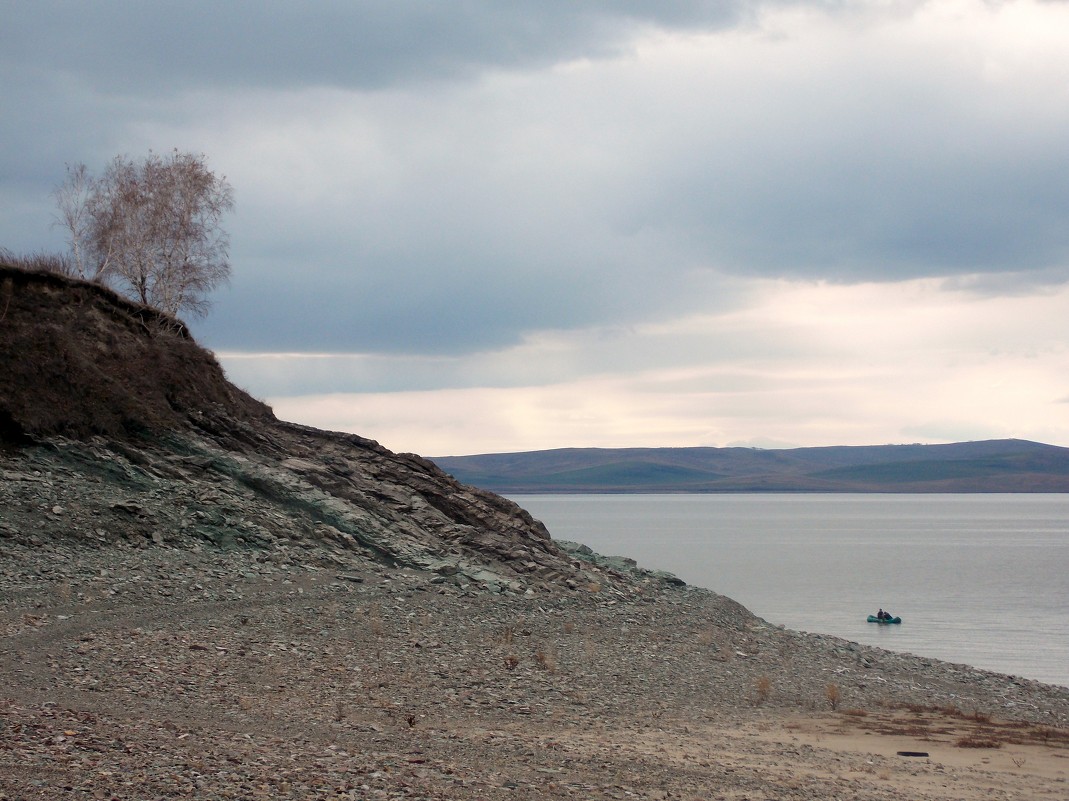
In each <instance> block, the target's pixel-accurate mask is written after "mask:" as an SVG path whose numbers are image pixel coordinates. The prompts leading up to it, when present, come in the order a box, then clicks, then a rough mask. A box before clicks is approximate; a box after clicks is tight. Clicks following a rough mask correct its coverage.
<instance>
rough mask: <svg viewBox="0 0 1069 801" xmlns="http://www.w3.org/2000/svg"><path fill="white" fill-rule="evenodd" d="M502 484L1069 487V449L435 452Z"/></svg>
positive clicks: (1026, 445) (626, 488)
mask: <svg viewBox="0 0 1069 801" xmlns="http://www.w3.org/2000/svg"><path fill="white" fill-rule="evenodd" d="M432 461H433V462H434V463H435V464H437V465H438V466H439V467H440V468H441V469H442V470H444V471H446V472H447V473H450V474H451V475H453V476H454V477H455V478H457V479H458V480H459V481H462V482H464V483H466V484H472V485H474V486H477V487H482V488H483V489H488V490H492V491H494V492H503V493H510V492H511V493H531V492H559V493H571V492H574V493H593V492H618V493H652V492H1069V448H1063V447H1059V446H1056V445H1045V444H1043V443H1039V442H1029V441H1027V440H1019V439H1000V440H985V441H980V442H958V443H952V444H948V445H865V446H830V447H820V448H793V449H785V450H761V449H755V448H561V449H556V450H545V451H528V452H525V453H495V454H480V455H475V456H446V457H436V458H433V459H432Z"/></svg>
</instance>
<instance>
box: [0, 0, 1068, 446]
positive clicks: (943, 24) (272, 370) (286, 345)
mask: <svg viewBox="0 0 1069 801" xmlns="http://www.w3.org/2000/svg"><path fill="white" fill-rule="evenodd" d="M648 6H650V4H646V3H610V2H604V3H584V4H575V3H564V2H559V3H558V2H540V3H527V2H505V3H501V2H494V3H490V2H486V3H479V2H473V3H435V4H427V3H406V2H397V3H390V4H382V3H353V4H346V5H345V6H344V8H339V7H338V6H337V4H333V3H305V4H301V5H297V4H289V3H278V4H274V5H272V6H271V7H269V8H268V9H267V10H264V8H263V7H262V6H259V5H248V6H246V5H244V4H225V5H224V6H221V7H220V6H218V5H217V4H216V5H212V4H198V3H193V4H183V5H182V6H176V5H174V4H170V3H145V4H136V5H135V4H129V3H94V4H90V5H83V6H79V7H77V8H72V7H70V6H69V5H68V4H55V3H53V4H49V3H38V4H33V5H30V4H20V5H19V6H18V7H17V8H13V9H9V10H7V11H5V24H4V26H3V28H2V30H0V75H2V76H3V82H2V89H0V93H2V94H0V97H2V101H3V105H4V108H5V110H6V112H5V115H4V116H3V119H2V120H0V134H2V135H3V137H4V141H5V143H8V145H7V146H6V147H5V151H4V154H3V155H2V156H0V171H2V172H0V175H2V176H3V179H2V181H0V203H2V204H3V208H4V211H5V213H4V215H3V219H2V220H0V244H3V245H6V246H8V247H12V248H14V249H26V250H33V249H38V248H41V247H44V246H55V245H56V243H57V237H58V234H57V233H56V232H55V231H50V230H49V228H48V221H49V220H50V218H51V209H50V206H49V203H50V201H49V198H48V192H49V190H50V189H51V187H52V186H54V185H55V184H56V183H58V181H59V180H60V179H61V178H62V169H63V163H64V162H72V161H84V162H86V163H87V164H89V166H90V167H91V168H93V169H99V168H100V167H101V166H103V164H104V163H105V162H106V161H107V159H108V158H110V157H111V156H112V155H115V154H117V153H126V154H131V155H135V156H136V155H139V154H142V153H144V152H146V151H147V150H148V149H149V148H153V149H156V150H166V149H169V148H171V147H179V148H181V149H186V150H197V151H203V152H204V153H207V154H208V156H209V160H210V163H211V164H212V166H213V167H215V168H216V169H217V170H218V171H219V172H221V173H224V174H226V175H227V177H228V179H229V180H230V182H231V183H232V184H233V185H234V186H235V188H236V190H237V199H238V212H237V214H236V215H235V216H234V217H233V219H232V220H230V221H229V226H228V227H229V229H230V231H231V234H232V241H233V252H232V257H233V264H234V281H233V285H232V287H231V289H230V290H229V291H225V292H222V293H220V294H219V295H218V297H217V298H216V306H215V311H214V313H213V314H212V316H211V317H209V318H208V319H207V320H205V321H203V322H200V323H198V324H197V325H196V328H195V330H196V331H197V332H198V335H199V337H200V338H201V339H202V340H203V341H205V342H206V343H207V344H209V345H210V346H212V347H214V348H215V349H216V350H217V351H219V352H220V354H221V355H222V358H223V362H224V364H225V365H226V366H227V368H228V370H229V372H230V373H231V374H232V375H233V376H234V377H235V379H236V380H238V381H239V383H243V384H244V385H245V386H247V387H248V388H250V389H251V390H252V391H254V392H256V393H257V394H260V395H262V396H265V397H267V398H268V399H270V400H272V401H273V402H274V403H275V405H276V408H277V409H278V410H279V412H280V414H282V415H283V416H289V417H296V418H299V419H302V420H305V421H307V422H312V423H314V424H331V425H333V426H334V427H340V428H348V429H351V430H357V431H359V432H360V433H364V434H366V435H368V436H374V437H377V438H379V439H381V440H382V441H384V442H385V444H387V445H388V446H391V447H399V448H403V449H411V450H421V451H423V452H437V453H444V452H450V453H459V452H473V451H478V450H487V449H490V450H511V449H515V448H517V447H524V448H530V447H551V446H559V445H567V444H576V445H579V444H602V445H629V444H650V445H654V444H681V445H682V444H724V443H727V442H732V441H751V442H766V443H771V442H781V443H792V444H836V443H839V442H851V443H854V442H857V443H860V442H884V441H913V440H922V441H945V440H949V439H961V438H982V437H985V436H1008V435H1016V436H1029V437H1031V438H1037V439H1045V440H1046V441H1059V440H1061V441H1062V442H1063V444H1069V440H1066V435H1065V434H1063V433H1061V432H1064V431H1067V430H1069V426H1067V425H1066V424H1067V423H1069V416H1067V412H1069V406H1067V404H1066V403H1064V398H1065V397H1067V396H1069V386H1066V384H1065V383H1064V379H1063V378H1061V376H1064V375H1067V374H1069V373H1067V371H1066V369H1065V368H1066V367H1069V364H1067V356H1066V350H1065V348H1066V346H1065V344H1064V343H1066V341H1067V339H1066V334H1067V333H1069V332H1067V331H1066V330H1065V328H1064V326H1062V327H1059V326H1060V324H1059V323H1058V322H1055V320H1060V319H1061V318H1062V317H1065V316H1067V315H1065V314H1064V312H1065V311H1066V309H1065V305H1064V301H1065V299H1066V294H1065V287H1066V284H1067V283H1069V224H1067V222H1069V180H1067V178H1069V56H1067V55H1066V54H1067V53H1069V4H1065V3H1040V2H1027V1H1023V2H1005V3H984V2H978V1H977V2H971V1H970V0H953V1H951V0H939V1H936V2H901V3H883V2H872V3H850V4H838V3H823V2H796V3H792V2H780V3H741V2H739V3H714V2H666V3H659V4H656V5H655V6H654V10H651V9H650V8H647V7H648ZM914 302H915V303H916V304H917V308H918V310H914V309H913V307H912V306H911V303H914ZM1059 304H1062V305H1061V306H1059ZM807 309H819V313H817V314H816V315H815V316H813V315H811V316H807V314H806V310H807ZM890 309H893V310H894V314H890V313H889V310H890ZM921 323H923V329H918V326H919V325H921ZM898 327H900V328H901V329H902V331H901V332H899V333H897V334H896V333H894V332H895V331H896V328H898ZM918 330H923V331H924V336H923V337H920V338H918V337H916V333H917V331H918ZM887 343H892V345H891V346H888V345H887ZM951 376H952V377H953V379H952V380H951V379H950V378H949V377H951ZM1000 387H1001V388H1000ZM999 398H1001V399H1003V400H1002V401H1000V400H999ZM1059 398H1060V399H1063V402H1061V403H1058V402H1057V400H1058V399H1059ZM703 404H704V405H703ZM449 410H452V411H449ZM466 410H470V411H473V412H474V415H473V416H472V417H471V418H465V417H464V413H465V411H466ZM495 410H496V411H495ZM892 412H893V413H892ZM420 420H423V421H424V423H423V424H422V427H421V424H420V422H419V421H420ZM331 421H335V422H333V423H332V422H331ZM837 426H838V428H837ZM474 429H477V430H479V431H481V432H482V433H481V434H480V435H479V436H478V437H477V436H476V435H475V430H474ZM584 431H585V432H586V434H585V439H584V438H583V432H584ZM402 439H403V440H404V441H403V442H401V440H402ZM451 442H452V443H454V444H452V445H450V443H451ZM475 442H479V443H480V444H479V445H475ZM495 443H496V444H495ZM538 443H542V444H541V445H539V444H538Z"/></svg>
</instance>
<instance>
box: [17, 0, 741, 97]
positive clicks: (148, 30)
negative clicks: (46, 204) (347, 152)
mask: <svg viewBox="0 0 1069 801" xmlns="http://www.w3.org/2000/svg"><path fill="white" fill-rule="evenodd" d="M747 5H749V4H746V3H742V2H708V1H705V2H703V1H702V0H661V2H657V3H646V2H638V1H637V0H635V1H633V2H614V1H612V0H600V1H599V2H582V3H579V2H572V0H524V1H523V2H500V1H499V0H467V1H466V2H460V3H456V2H425V1H424V0H380V1H379V2H366V1H365V2H347V3H337V2H328V1H326V0H318V1H317V2H303V3H288V2H269V3H263V2H229V3H218V2H99V1H98V2H92V3H71V2H37V3H5V6H7V8H5V11H4V24H3V28H4V32H3V33H0V42H2V44H3V52H2V53H0V60H2V61H0V63H3V64H4V66H5V68H8V69H12V70H14V71H16V72H17V73H19V74H21V75H22V77H24V78H25V77H26V76H27V74H32V73H34V72H37V71H45V72H66V73H68V74H74V75H79V76H82V77H83V79H85V80H86V81H87V82H88V84H89V85H90V86H92V87H93V88H95V89H97V90H106V91H109V92H110V91H115V90H116V89H121V90H122V91H134V92H141V91H146V90H147V91H151V92H154V93H160V92H174V91H178V90H183V89H190V88H191V89H196V88H198V87H203V86H213V87H217V86H220V85H237V86H265V85H266V86H273V87H293V86H302V85H331V86H343V87H351V88H362V89H368V88H381V87H386V86H392V85H395V84H397V83H399V82H404V81H409V80H436V81H437V80H443V79H451V78H457V77H465V76H469V75H472V74H474V73H475V72H477V71H479V70H481V69H484V68H486V67H500V68H506V69H514V68H526V67H531V66H540V65H547V64H552V63H554V62H556V61H558V60H561V59H570V58H576V57H597V56H599V55H606V54H610V53H613V52H616V51H617V50H618V49H619V48H620V47H624V46H626V45H627V43H628V41H629V35H630V33H631V32H632V31H633V29H634V28H635V27H636V26H642V25H653V26H658V27H661V26H667V27H677V26H678V27H689V26H698V27H709V26H721V25H725V24H728V23H731V22H733V21H735V20H736V19H737V18H738V16H739V15H740V9H742V8H744V7H745V6H747Z"/></svg>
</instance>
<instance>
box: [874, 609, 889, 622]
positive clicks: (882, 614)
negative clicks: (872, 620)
mask: <svg viewBox="0 0 1069 801" xmlns="http://www.w3.org/2000/svg"><path fill="white" fill-rule="evenodd" d="M889 617H890V615H889V614H887V613H886V612H884V611H883V607H880V611H879V612H877V613H876V619H877V620H887V618H889Z"/></svg>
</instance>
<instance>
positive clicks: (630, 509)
mask: <svg viewBox="0 0 1069 801" xmlns="http://www.w3.org/2000/svg"><path fill="white" fill-rule="evenodd" d="M512 499H513V500H515V501H516V502H517V503H519V504H520V505H521V506H523V507H524V508H525V509H527V510H528V511H529V512H531V514H533V515H534V516H535V517H537V518H539V519H540V520H542V522H544V523H545V524H546V526H547V528H549V531H550V533H551V534H552V535H553V536H554V537H555V538H558V539H565V540H574V541H576V542H582V543H585V544H586V545H589V546H590V547H591V548H593V549H594V550H595V551H597V552H599V553H602V554H605V555H623V556H630V557H632V558H634V559H636V560H638V563H639V564H640V565H641V566H643V567H648V568H654V569H660V570H669V571H671V572H673V573H675V574H676V575H678V576H679V577H680V578H682V579H684V580H685V581H687V582H688V583H690V584H695V585H698V586H701V587H707V588H709V589H711V590H714V591H716V592H718V593H721V594H723V595H727V596H729V597H731V598H734V599H735V600H736V601H739V602H740V603H742V604H743V605H745V606H746V607H747V608H748V609H750V610H751V611H752V612H754V613H755V614H757V615H758V616H760V617H762V618H764V619H765V620H767V621H769V622H770V623H777V624H783V625H785V626H787V627H789V628H792V629H798V630H801V631H811V632H821V633H824V634H833V635H836V636H839V637H844V638H846V639H849V640H853V641H855V642H859V643H865V644H868V645H876V646H880V647H882V648H887V649H889V650H892V651H902V652H909V653H913V654H918V655H921V656H929V657H936V658H938V659H943V660H946V661H950V662H962V663H966V664H970V665H974V666H976V667H981V668H987V669H990V670H997V671H1000V672H1003V673H1010V674H1014V675H1019V676H1024V677H1027V678H1032V679H1039V680H1041V681H1046V682H1051V683H1055V684H1061V685H1066V686H1069V633H1067V628H1066V622H1067V621H1069V495H1067V494H1042V495H1033V494H1014V495H1008V494H1007V495H1002V494H990V495H989V494H982V495H980V494H970V495H882V494H881V495H863V494H734V495H732V494H724V495H720V494H715V495H513V496H512ZM878 607H883V608H884V609H886V610H888V611H890V612H892V613H893V614H896V615H901V617H902V620H903V622H902V624H901V625H898V626H880V625H877V624H874V623H867V622H865V618H866V616H867V615H869V614H870V613H871V614H875V613H876V610H877V608H878Z"/></svg>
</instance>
